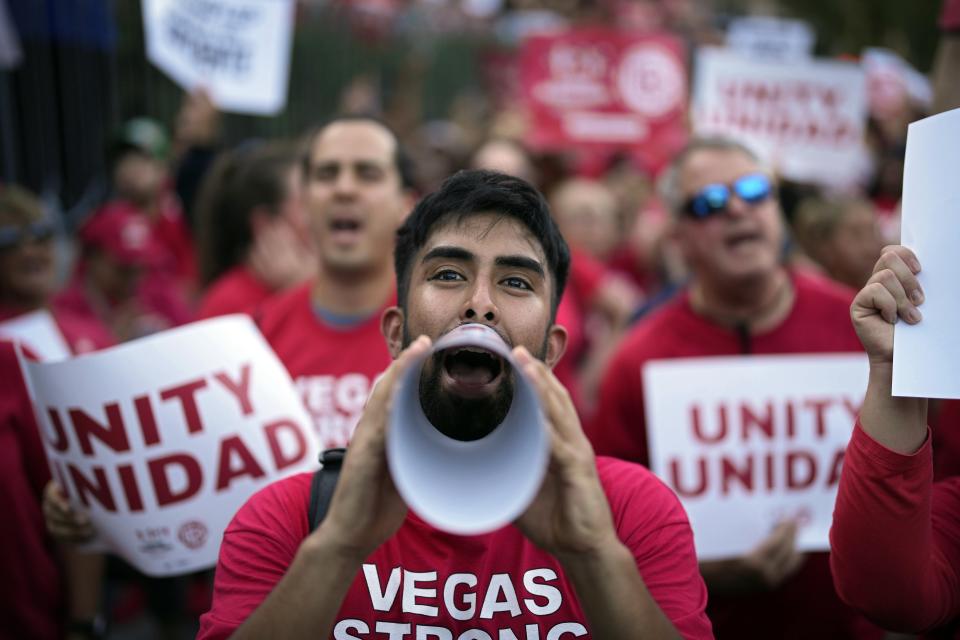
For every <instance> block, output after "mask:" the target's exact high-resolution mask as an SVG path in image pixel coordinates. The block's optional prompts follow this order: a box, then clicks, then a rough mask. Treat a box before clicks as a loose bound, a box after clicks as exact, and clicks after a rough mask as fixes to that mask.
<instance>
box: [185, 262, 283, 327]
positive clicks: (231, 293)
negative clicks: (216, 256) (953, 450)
mask: <svg viewBox="0 0 960 640" xmlns="http://www.w3.org/2000/svg"><path fill="white" fill-rule="evenodd" d="M272 294H273V292H272V291H271V290H270V288H269V287H268V286H267V285H266V284H264V283H263V282H262V281H261V280H260V279H259V278H257V276H256V275H254V274H253V272H252V271H250V269H248V268H247V267H246V266H245V265H237V266H235V267H233V268H232V269H230V270H228V271H227V272H225V273H224V274H223V275H221V276H220V277H219V278H217V279H216V280H214V281H213V282H211V283H210V286H209V287H207V290H206V291H205V292H204V294H203V297H202V298H201V299H200V305H199V307H198V309H197V319H198V320H204V319H206V318H214V317H216V316H225V315H228V314H231V313H246V314H249V315H253V313H254V312H255V311H256V310H257V309H258V308H259V307H260V305H261V304H263V302H264V301H265V300H266V299H267V298H269V297H270V296H271V295H272Z"/></svg>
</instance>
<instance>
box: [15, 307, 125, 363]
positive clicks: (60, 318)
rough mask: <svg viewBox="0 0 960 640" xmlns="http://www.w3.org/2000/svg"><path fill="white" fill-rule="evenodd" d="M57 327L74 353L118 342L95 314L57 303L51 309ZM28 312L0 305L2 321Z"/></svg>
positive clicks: (110, 345)
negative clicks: (78, 311) (77, 310)
mask: <svg viewBox="0 0 960 640" xmlns="http://www.w3.org/2000/svg"><path fill="white" fill-rule="evenodd" d="M49 311H50V315H52V316H53V320H54V322H56V323H57V328H58V329H60V333H62V334H63V337H64V339H65V340H66V341H67V345H68V346H69V347H70V351H71V352H73V354H74V355H80V354H82V353H89V352H91V351H98V350H100V349H106V348H108V347H112V346H113V345H115V344H116V340H115V339H114V337H113V334H111V333H110V329H108V328H107V327H106V326H105V325H104V324H103V323H102V322H100V320H99V319H97V318H96V317H95V316H90V315H83V314H80V313H76V312H75V311H73V310H71V309H67V308H62V307H60V306H58V305H56V304H54V305H53V307H52V308H50V309H49ZM23 313H26V312H25V311H23V310H22V309H12V308H9V307H0V322H3V321H4V320H11V319H13V318H16V317H17V316H19V315H21V314H23Z"/></svg>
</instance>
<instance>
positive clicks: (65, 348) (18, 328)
mask: <svg viewBox="0 0 960 640" xmlns="http://www.w3.org/2000/svg"><path fill="white" fill-rule="evenodd" d="M0 337H2V338H7V339H9V340H16V341H17V342H20V343H21V344H23V345H24V346H25V347H26V348H27V349H29V350H30V351H31V352H32V353H33V354H34V355H35V356H37V357H38V358H40V359H41V360H44V361H50V360H65V359H67V358H69V357H70V355H71V351H70V345H68V344H67V340H66V338H64V337H63V333H61V332H60V327H58V326H57V322H56V320H54V319H53V316H52V315H51V314H50V312H49V311H47V310H45V309H41V310H39V311H31V312H30V313H25V314H23V315H20V316H17V317H16V318H11V319H10V320H6V321H4V322H0Z"/></svg>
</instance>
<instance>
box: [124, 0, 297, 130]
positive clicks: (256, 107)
mask: <svg viewBox="0 0 960 640" xmlns="http://www.w3.org/2000/svg"><path fill="white" fill-rule="evenodd" d="M293 10H294V1H293V0H269V1H265V0H143V24H144V32H145V34H146V41H147V57H148V58H149V59H150V61H151V62H152V63H153V64H155V65H156V66H157V67H159V68H160V69H162V70H163V71H164V72H165V73H167V75H169V76H170V77H171V78H172V79H173V80H174V81H175V82H177V83H178V84H179V85H180V86H182V87H183V88H184V89H186V90H187V91H192V90H193V89H195V88H197V87H198V86H202V87H205V88H206V89H207V91H209V92H210V94H211V96H212V97H213V101H214V102H215V103H216V104H217V106H218V107H220V108H221V109H223V110H226V111H236V112H240V113H252V114H258V115H273V114H275V113H277V112H279V111H280V110H282V109H283V108H284V105H285V104H286V101H287V82H288V79H289V75H290V47H291V35H292V34H291V32H292V29H293Z"/></svg>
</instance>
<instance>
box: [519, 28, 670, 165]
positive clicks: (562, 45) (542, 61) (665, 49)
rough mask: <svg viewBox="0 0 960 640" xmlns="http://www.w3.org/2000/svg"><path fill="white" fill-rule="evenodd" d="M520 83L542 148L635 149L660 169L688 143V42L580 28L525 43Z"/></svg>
mask: <svg viewBox="0 0 960 640" xmlns="http://www.w3.org/2000/svg"><path fill="white" fill-rule="evenodd" d="M520 84H521V87H522V90H523V97H524V101H525V103H526V106H527V109H528V111H529V113H530V116H531V128H530V131H529V133H528V139H527V144H529V145H530V146H531V148H534V149H538V150H565V149H574V148H575V149H583V150H585V151H592V152H604V151H616V150H622V149H629V150H631V151H632V152H633V153H634V154H635V156H636V157H637V159H638V160H639V161H640V162H641V163H642V164H643V165H645V166H646V167H648V168H649V169H651V170H657V169H659V168H660V167H661V166H663V164H665V163H666V162H667V161H668V160H669V159H670V157H671V156H672V155H673V154H674V153H675V152H676V151H677V150H678V149H679V148H680V147H682V146H683V144H684V143H685V142H686V139H687V130H686V126H685V121H684V114H685V111H686V104H687V72H686V66H685V63H684V53H683V45H682V44H681V43H680V41H679V40H677V39H676V38H674V37H672V36H668V35H660V34H657V35H639V34H630V33H624V32H620V31H617V30H614V29H594V28H592V29H577V30H573V31H568V32H566V33H562V34H556V35H549V36H547V35H545V36H535V37H531V38H529V39H527V40H526V41H525V42H524V45H523V49H522V52H521V57H520Z"/></svg>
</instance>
